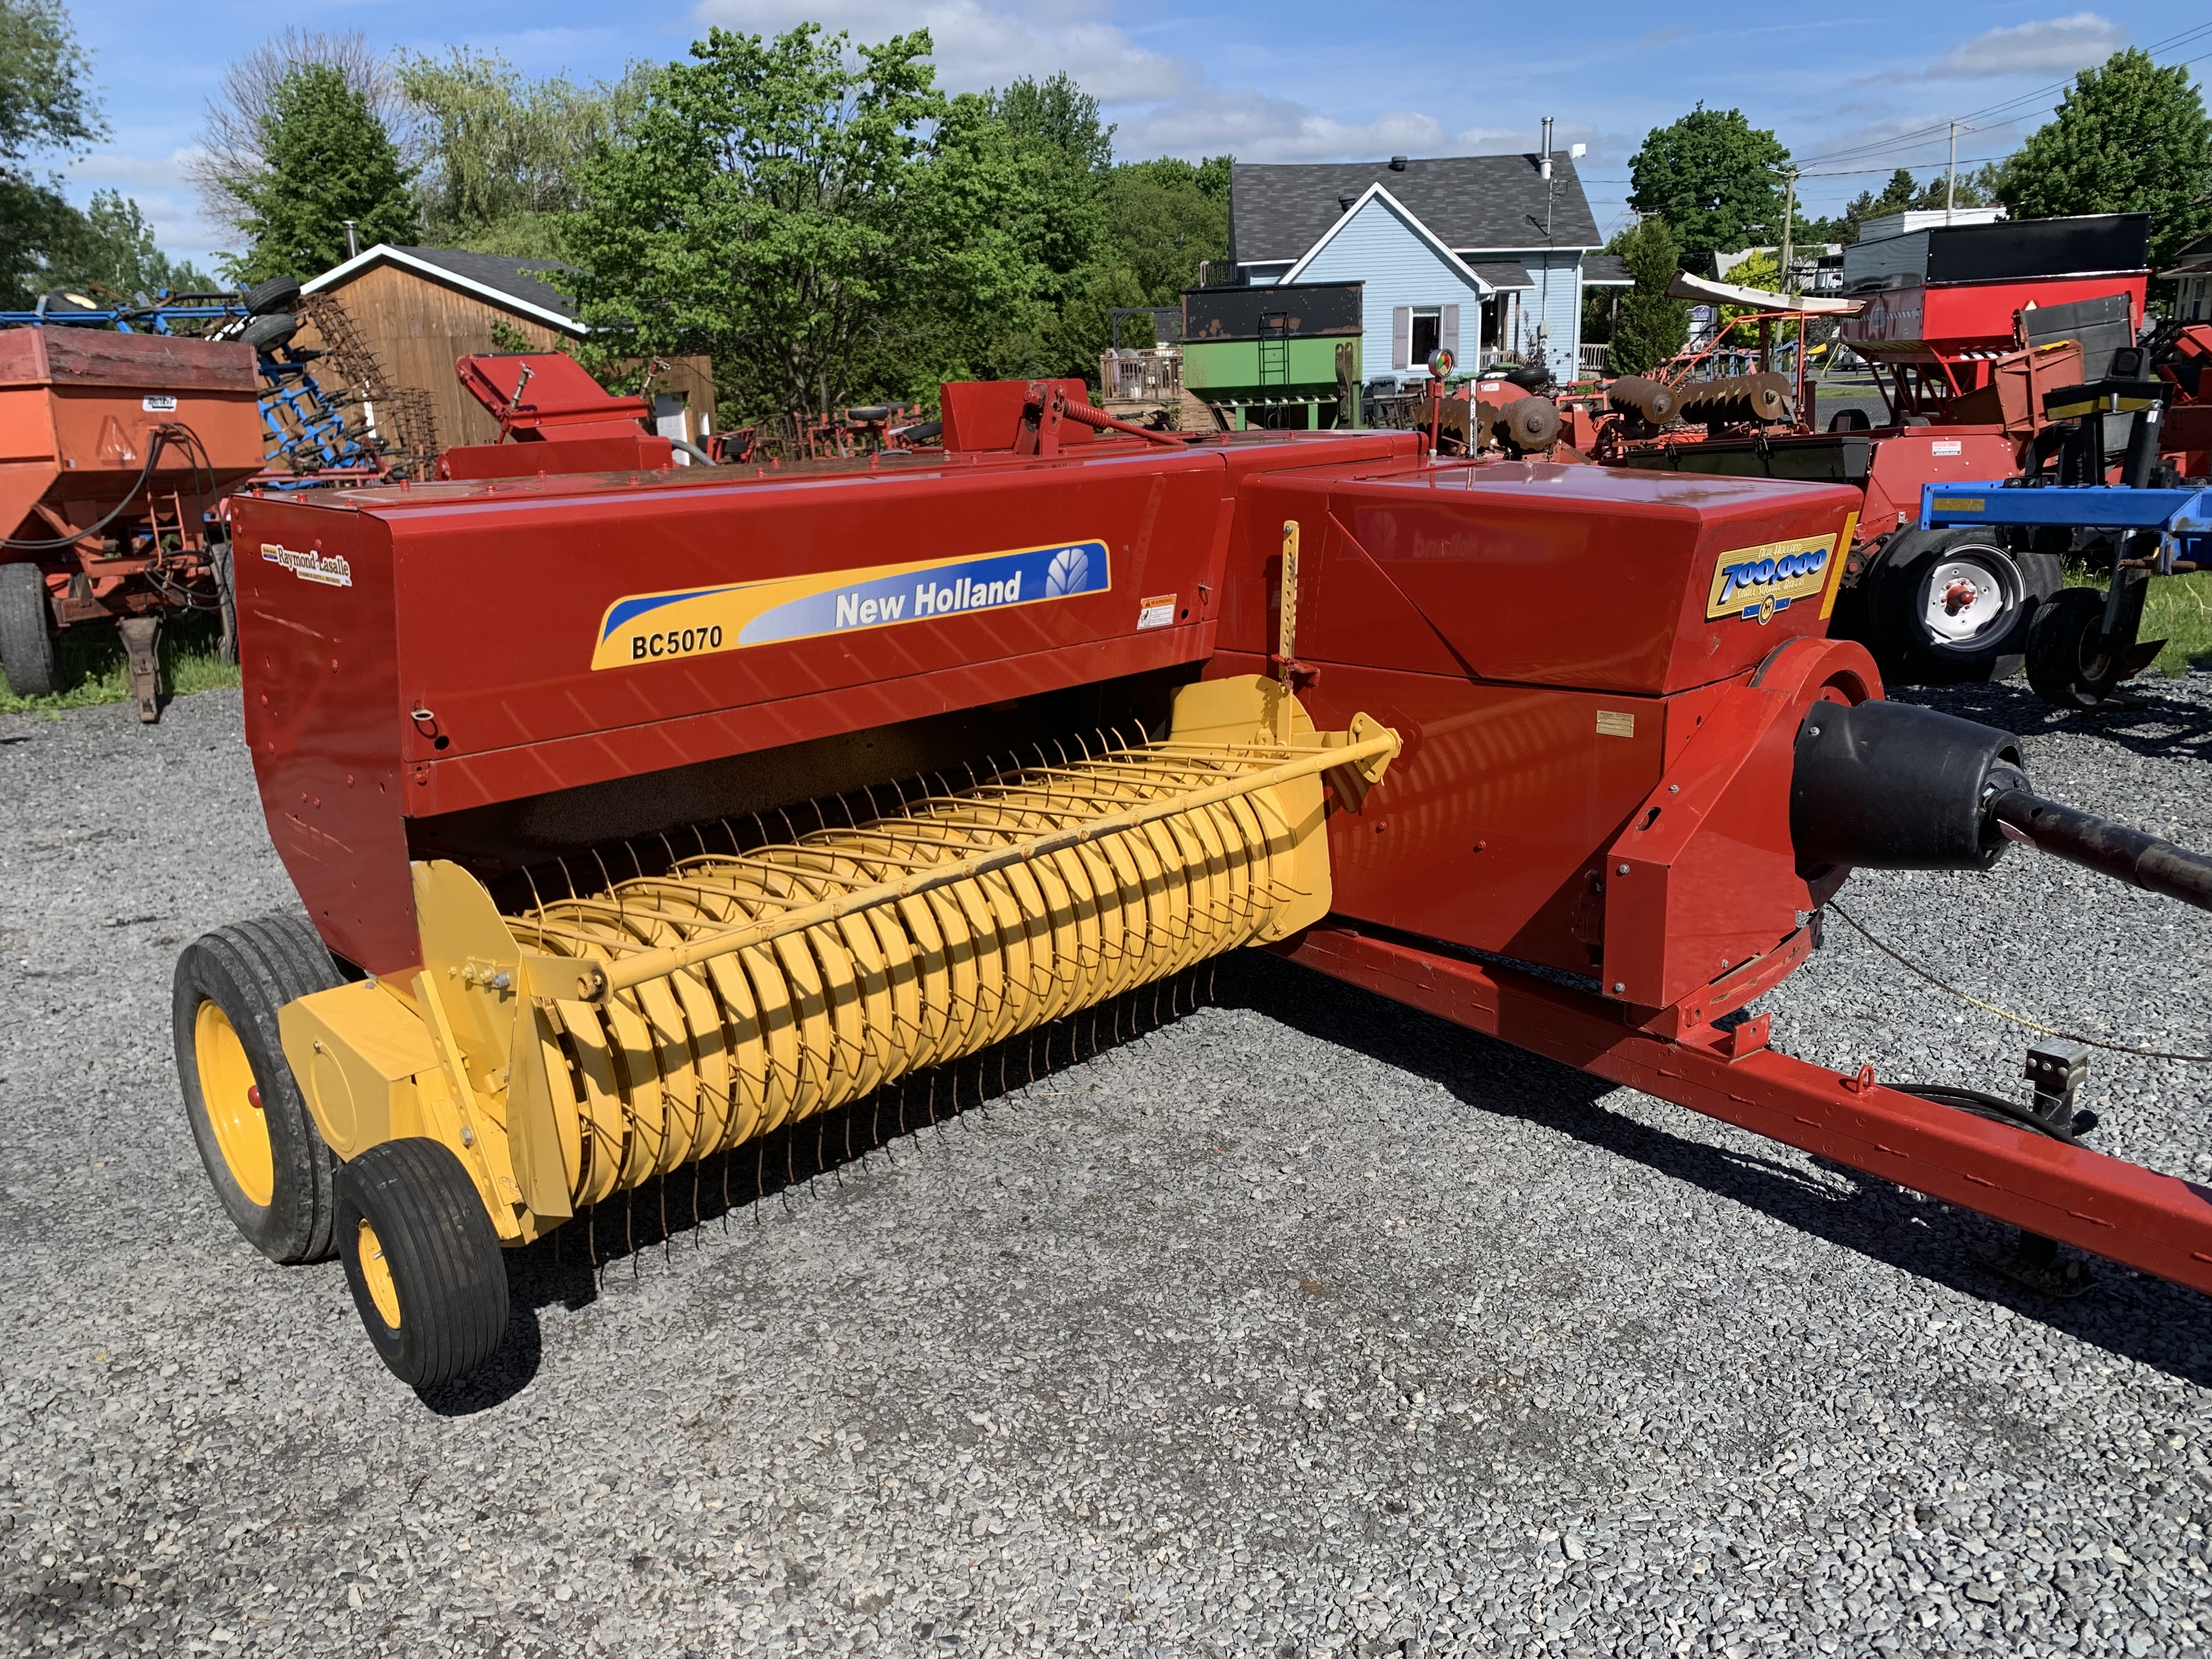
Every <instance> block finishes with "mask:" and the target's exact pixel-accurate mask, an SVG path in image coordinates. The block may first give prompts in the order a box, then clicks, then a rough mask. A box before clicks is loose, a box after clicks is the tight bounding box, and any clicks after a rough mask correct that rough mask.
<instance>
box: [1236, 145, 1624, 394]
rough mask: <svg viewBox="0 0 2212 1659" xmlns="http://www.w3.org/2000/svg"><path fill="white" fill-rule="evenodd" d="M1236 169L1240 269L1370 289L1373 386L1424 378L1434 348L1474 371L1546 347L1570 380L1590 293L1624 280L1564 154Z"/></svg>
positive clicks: (1367, 357)
mask: <svg viewBox="0 0 2212 1659" xmlns="http://www.w3.org/2000/svg"><path fill="white" fill-rule="evenodd" d="M1547 130H1548V123H1547ZM1229 177H1230V184H1229V191H1230V195H1229V258H1230V260H1231V263H1232V264H1234V265H1235V267H1236V269H1237V277H1238V280H1240V281H1244V282H1249V283H1254V284H1255V285H1259V284H1266V283H1344V282H1357V283H1364V284H1365V285H1366V309H1367V314H1366V319H1365V320H1366V328H1365V331H1364V338H1363V340H1362V343H1361V356H1362V360H1363V361H1364V364H1365V372H1366V375H1367V378H1368V380H1369V381H1370V383H1372V382H1373V381H1375V380H1386V379H1393V378H1395V379H1396V380H1400V381H1401V382H1402V381H1406V380H1424V379H1426V378H1427V373H1428V371H1427V369H1426V368H1425V363H1426V362H1427V359H1428V356H1429V354H1430V353H1431V351H1433V350H1435V349H1437V347H1439V346H1443V347H1444V348H1447V349H1449V350H1450V351H1451V353H1452V355H1453V356H1454V357H1455V358H1456V359H1457V360H1458V361H1459V362H1460V363H1461V364H1462V366H1463V367H1464V368H1469V369H1472V368H1477V367H1478V366H1480V365H1486V364H1489V363H1492V362H1497V361H1498V359H1499V358H1500V356H1508V357H1514V358H1519V359H1521V360H1522V361H1529V360H1533V359H1534V358H1535V357H1536V356H1538V355H1539V354H1541V355H1542V356H1544V357H1545V359H1546V361H1547V362H1548V364H1549V366H1550V368H1551V371H1552V374H1553V377H1554V378H1555V379H1557V380H1574V379H1576V378H1577V363H1578V361H1579V348H1580V347H1581V344H1582V315H1583V289H1586V288H1589V287H1592V286H1597V285H1604V286H1620V287H1625V286H1626V285H1627V283H1628V275H1627V273H1626V271H1625V270H1621V269H1620V261H1618V260H1617V259H1611V258H1605V257H1604V256H1602V255H1601V254H1599V253H1598V252H1597V250H1598V249H1599V248H1600V247H1601V246H1603V239H1602V238H1601V237H1600V236H1599V234H1597V222H1596V221H1595V218H1593V217H1592V216H1591V214H1590V208H1589V198H1588V197H1585V196H1584V195H1583V187H1582V182H1581V180H1580V179H1577V177H1576V176H1575V164H1574V161H1573V158H1572V157H1571V156H1570V155H1566V154H1565V153H1563V152H1559V153H1553V154H1552V155H1548V156H1547V155H1541V154H1537V155H1460V156H1446V157H1441V158H1438V159H1437V160H1433V161H1427V160H1419V159H1415V158H1412V157H1407V156H1404V155H1394V156H1392V157H1391V158H1390V159H1389V161H1373V162H1366V161H1359V162H1346V163H1323V164H1316V165H1308V164H1304V163H1296V164H1291V165H1286V166H1267V165H1260V164H1254V163H1245V162H1240V163H1238V164H1237V166H1235V167H1232V168H1231V170H1230V175H1229Z"/></svg>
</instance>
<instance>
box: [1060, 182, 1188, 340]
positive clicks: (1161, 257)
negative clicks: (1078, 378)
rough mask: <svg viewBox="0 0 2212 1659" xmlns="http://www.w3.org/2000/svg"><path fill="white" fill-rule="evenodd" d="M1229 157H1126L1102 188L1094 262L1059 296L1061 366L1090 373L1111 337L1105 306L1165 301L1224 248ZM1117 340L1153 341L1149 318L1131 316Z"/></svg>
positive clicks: (1175, 296)
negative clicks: (1199, 159)
mask: <svg viewBox="0 0 2212 1659" xmlns="http://www.w3.org/2000/svg"><path fill="white" fill-rule="evenodd" d="M1229 166H1230V158H1229V157H1227V156H1225V155H1218V156H1213V157H1211V158H1209V159H1208V160H1206V161H1205V162H1203V163H1201V164H1200V165H1198V166H1195V167H1194V166H1193V165H1192V164H1191V163H1190V162H1188V161H1175V160H1172V159H1170V160H1164V161H1127V162H1123V163H1121V165H1119V166H1117V167H1114V168H1113V169H1112V171H1111V173H1109V175H1108V177H1107V180H1106V184H1105V189H1104V198H1103V200H1104V207H1105V216H1106V219H1105V227H1104V232H1103V240H1102V242H1101V246H1100V249H1099V252H1098V256H1097V261H1096V262H1095V263H1094V264H1093V265H1092V266H1091V269H1090V270H1088V271H1087V272H1085V274H1084V279H1083V281H1082V282H1081V283H1079V284H1078V285H1076V287H1075V288H1074V289H1073V291H1072V292H1070V293H1069V294H1068V295H1067V296H1066V300H1065V301H1063V302H1062V304H1061V306H1060V318H1059V321H1058V324H1057V326H1056V330H1055V340H1056V344H1057V349H1058V354H1059V357H1060V362H1061V363H1062V364H1063V365H1064V367H1063V368H1062V370H1061V372H1062V373H1066V374H1083V375H1085V376H1086V377H1090V378H1092V379H1095V378H1096V377H1097V373H1098V356H1099V353H1100V352H1102V351H1103V350H1104V349H1105V348H1106V347H1107V346H1108V345H1109V344H1110V343H1112V339H1113V319H1112V312H1113V311H1114V310H1115V308H1117V307H1127V306H1172V305H1175V304H1176V303H1177V302H1178V301H1179V299H1180V297H1181V295H1182V290H1183V289H1187V288H1191V287H1194V286H1195V285H1196V283H1197V282H1198V276H1199V266H1200V264H1201V263H1202V262H1203V261H1205V260H1207V259H1219V258H1225V257H1226V256H1227V254H1228V252H1229ZM1121 343H1122V344H1124V345H1135V346H1144V345H1149V344H1152V343H1153V336H1152V328H1151V325H1150V323H1149V319H1146V318H1142V317H1132V318H1129V319H1126V322H1125V325H1124V326H1123V328H1122V331H1121Z"/></svg>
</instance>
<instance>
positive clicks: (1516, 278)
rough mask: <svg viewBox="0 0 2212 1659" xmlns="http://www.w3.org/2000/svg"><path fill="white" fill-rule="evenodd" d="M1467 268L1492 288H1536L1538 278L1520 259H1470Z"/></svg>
mask: <svg viewBox="0 0 2212 1659" xmlns="http://www.w3.org/2000/svg"><path fill="white" fill-rule="evenodd" d="M1467 268H1468V270H1471V271H1473V272H1474V274H1475V275H1476V276H1480V277H1481V278H1482V280H1483V281H1484V282H1486V283H1489V284H1490V285H1491V287H1492V288H1534V287H1535V286H1536V279H1535V278H1534V277H1533V276H1530V275H1529V274H1528V266H1526V265H1524V264H1522V263H1521V262H1520V261H1519V260H1518V259H1469V260H1468V262H1467Z"/></svg>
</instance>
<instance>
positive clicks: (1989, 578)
mask: <svg viewBox="0 0 2212 1659" xmlns="http://www.w3.org/2000/svg"><path fill="white" fill-rule="evenodd" d="M2147 239H2148V220H2147V219H2146V218H2145V216H2142V215H2140V214H2133V215H2129V214H2112V215H2102V216H2090V217H2085V218H2076V219H2049V220H2031V221H2025V222H2019V223H2009V222H1996V223H1993V224H1977V225H1960V226H1953V227H1940V226H1939V227H1935V228H1926V229H1921V230H1917V231H1913V232H1911V233H1909V234H1899V235H1895V236H1892V237H1887V238H1884V239H1881V240H1876V241H1872V242H1868V243H1862V244H1860V245H1857V246H1854V247H1851V248H1849V249H1847V250H1845V254H1844V289H1845V292H1844V295H1842V297H1841V299H1840V300H1813V301H1781V300H1780V297H1779V296H1772V295H1765V296H1762V295H1758V294H1755V293H1740V292H1737V291H1735V290H1732V289H1726V288H1724V287H1723V285H1720V284H1714V283H1695V282H1687V283H1684V284H1680V285H1678V286H1679V287H1680V291H1681V292H1682V293H1683V294H1684V295H1686V296H1687V297H1691V298H1696V299H1701V300H1705V301H1712V302H1715V303H1718V302H1720V301H1725V300H1728V299H1729V298H1731V297H1733V298H1734V299H1735V301H1738V302H1739V303H1743V302H1751V303H1752V305H1753V308H1752V309H1749V310H1747V313H1746V314H1745V317H1744V318H1743V319H1741V321H1740V322H1739V323H1738V324H1737V326H1739V327H1753V326H1756V327H1759V328H1761V329H1763V330H1765V331H1767V332H1768V333H1770V334H1771V331H1773V330H1774V329H1776V328H1777V327H1779V326H1781V325H1789V326H1790V327H1791V328H1792V329H1793V330H1794V329H1797V328H1802V327H1803V326H1804V325H1806V324H1807V323H1808V321H1811V320H1814V319H1816V318H1817V316H1818V315H1819V314H1820V313H1840V314H1838V315H1837V317H1836V319H1835V321H1836V326H1837V344H1838V346H1839V347H1841V348H1844V349H1848V350H1850V351H1851V352H1854V353H1856V354H1857V356H1859V357H1861V358H1863V360H1864V361H1865V362H1866V363H1867V364H1868V366H1869V368H1871V370H1872V371H1873V373H1874V374H1875V380H1876V384H1877V386H1878V387H1879V389H1880V391H1881V395H1882V398H1883V400H1884V403H1885V404H1886V405H1887V418H1886V419H1884V420H1881V421H1872V420H1869V419H1868V418H1867V417H1866V416H1864V415H1863V412H1862V411H1860V410H1843V411H1839V412H1838V415H1837V416H1835V417H1834V418H1833V419H1832V421H1831V422H1829V424H1828V427H1827V429H1826V430H1821V431H1815V430H1814V429H1813V428H1812V423H1811V422H1810V420H1809V419H1808V418H1807V417H1808V416H1810V415H1811V413H1812V410H1811V408H1810V403H1811V399H1810V398H1808V397H1807V396H1805V395H1804V394H1803V389H1802V386H1799V387H1796V388H1795V389H1793V388H1792V386H1791V384H1790V380H1789V378H1788V377H1785V376H1783V375H1781V374H1771V373H1770V374H1768V375H1766V376H1765V377H1756V376H1753V377H1741V379H1742V380H1744V381H1746V382H1747V381H1748V380H1752V379H1757V378H1765V379H1768V380H1771V381H1772V382H1773V395H1771V397H1769V398H1768V399H1767V401H1766V404H1765V406H1764V407H1763V408H1759V409H1754V408H1753V407H1752V406H1751V405H1750V404H1748V403H1747V402H1745V401H1744V400H1742V399H1737V400H1735V402H1734V403H1730V402H1728V401H1726V400H1721V401H1719V402H1717V403H1716V400H1715V399H1714V398H1713V394H1712V392H1711V389H1710V388H1711V386H1713V384H1714V383H1712V382H1702V383H1701V382H1699V381H1698V380H1692V379H1687V378H1685V377H1684V376H1683V375H1681V374H1677V375H1676V376H1675V377H1674V381H1675V383H1669V382H1668V381H1667V380H1665V379H1664V378H1663V377H1662V379H1661V380H1657V381H1618V382H1615V383H1614V384H1613V386H1611V387H1609V388H1608V389H1607V400H1608V401H1609V403H1610V405H1611V413H1610V416H1609V418H1607V420H1606V421H1605V422H1604V428H1603V430H1601V431H1600V432H1599V433H1597V434H1596V435H1595V438H1593V439H1591V440H1588V441H1592V442H1593V443H1594V445H1595V449H1594V453H1595V458H1596V459H1601V460H1603V461H1606V462H1607V463H1610V464H1613V465H1623V466H1632V467H1638V468H1650V469H1658V470H1662V471H1683V472H1696V473H1700V474H1705V475H1709V476H1732V477H1771V478H1790V479H1798V480H1803V481H1808V482H1819V483H1839V484H1844V485H1847V486H1849V487H1850V488H1852V489H1857V491H1858V492H1859V493H1860V496H1861V503H1860V508H1859V513H1858V516H1857V519H1856V520H1854V522H1853V525H1852V526H1851V530H1850V537H1849V549H1848V552H1847V555H1846V562H1845V565H1844V574H1843V579H1842V580H1843V586H1842V589H1841V591H1840V593H1839V595H1838V605H1837V611H1836V619H1835V620H1836V627H1837V631H1838V632H1839V633H1842V634H1844V635H1848V636H1849V637H1851V638H1854V639H1857V640H1859V641H1862V642H1863V643H1864V644H1865V645H1866V646H1867V647H1869V649H1870V650H1871V651H1872V652H1873V653H1875V658H1876V659H1877V660H1878V661H1879V662H1880V663H1881V667H1882V671H1883V672H1884V673H1885V674H1886V675H1887V676H1888V677H1889V678H1890V679H1891V680H1892V681H1893V682H1898V683H1905V684H1916V683H1917V684H1947V683H1954V682H1960V681H1974V680H1984V679H1990V678H1997V677H2002V676H2005V675H2008V674H2013V673H2016V672H2018V671H2020V669H2021V666H2022V665H2023V663H2024V660H2025V657H2026V653H2027V641H2028V634H2029V630H2030V629H2031V628H2032V626H2033V622H2034V618H2035V616H2036V614H2037V612H2038V611H2039V609H2040V608H2042V607H2043V606H2045V605H2048V604H2049V603H2050V602H2051V601H2052V600H2053V599H2056V597H2057V594H2058V592H2059V591H2060V589H2061V588H2062V586H2063V585H2064V580H2065V578H2064V569H2063V557H2064V556H2066V555H2068V554H2069V553H2073V552H2075V551H2077V549H2075V547H2074V546H2073V545H2072V544H2071V543H2070V542H2069V541H2068V540H2067V539H2066V538H2064V537H2063V536H2058V537H2054V536H2053V535H2051V534H2048V533H2046V534H2045V535H2044V536H2042V537H2041V538H2023V537H2016V536H2011V535H2006V534H1997V533H1992V532H1990V531H1989V530H1986V529H1976V528H1966V527H1959V526H1950V527H1923V526H1922V525H1921V523H1920V502H1921V498H1922V495H1923V489H1925V487H1926V486H1928V485H1930V484H1947V483H1959V482H1965V481H1970V480H1978V479H1990V478H1999V477H2006V476H2008V475H2014V474H2018V473H2021V472H2022V471H2024V470H2025V469H2026V468H2027V467H2028V466H2029V465H2032V463H2033V453H2032V451H2033V446H2035V445H2036V444H2037V443H2038V442H2039V441H2045V438H2046V436H2050V437H2055V435H2054V434H2053V433H2052V428H2053V427H2054V425H2055V424H2057V421H2058V418H2059V417H2057V416H2054V415H2053V414H2052V413H2051V398H2052V396H2053V394H2055V393H2057V392H2062V391H2064V390H2066V389H2068V388H2071V387H2078V386H2081V385H2083V384H2084V383H2089V382H2095V381H2098V380H2101V379H2103V378H2105V377H2106V375H2107V374H2109V372H2110V370H2111V366H2112V358H2113V354H2114V353H2115V352H2117V351H2120V350H2123V349H2127V348H2130V347H2131V346H2132V345H2133V344H2134V343H2135V341H2136V335H2137V332H2138V331H2139V330H2140V329H2141V327H2142V324H2143V321H2144V297H2145V293H2146V286H2147V283H2148V277H2149V271H2148V268H2147V263H2146V261H2147V255H2146V247H2147V245H2148V244H2147ZM1762 300H1765V301H1774V302H1775V303H1777V304H1778V305H1787V306H1794V307H1798V308H1799V313H1802V314H1799V313H1793V312H1790V311H1784V310H1775V311H1770V312H1764V313H1762V312H1760V311H1759V310H1758V309H1756V302H1759V301H1762ZM1798 362H1799V369H1800V376H1801V379H1802V364H1803V362H1804V356H1803V354H1799V356H1798ZM1683 367H1685V368H1686V367H1687V360H1686V363H1685V365H1684V366H1683ZM1655 398H1656V404H1655ZM1701 399H1702V404H1701V401H1700V400H1701ZM2062 402H2063V400H2062ZM1677 422H1687V423H1688V424H1676V423H1677ZM2117 463H2118V457H2117V455H2115V456H2114V457H2112V465H2117Z"/></svg>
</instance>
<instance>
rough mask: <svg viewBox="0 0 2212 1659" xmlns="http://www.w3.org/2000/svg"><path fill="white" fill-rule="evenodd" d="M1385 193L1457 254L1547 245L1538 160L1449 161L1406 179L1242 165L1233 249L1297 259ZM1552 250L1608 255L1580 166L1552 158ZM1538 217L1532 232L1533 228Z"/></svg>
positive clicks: (1373, 164) (1244, 258) (1252, 258)
mask: <svg viewBox="0 0 2212 1659" xmlns="http://www.w3.org/2000/svg"><path fill="white" fill-rule="evenodd" d="M1373 184H1379V185H1382V186H1383V189H1385V190H1387V191H1389V192H1390V194H1391V195H1393V196H1395V197H1397V198H1398V200H1399V201H1400V202H1401V203H1402V204H1405V206H1406V208H1407V210H1408V211H1410V212H1411V213H1412V214H1413V216H1415V217H1416V218H1418V219H1419V220H1420V222H1422V223H1423V224H1425V225H1426V226H1427V227H1428V228H1430V229H1431V230H1432V231H1434V232H1435V233H1436V234H1437V237H1438V238H1440V239H1441V240H1443V243H1444V245H1445V246H1447V247H1451V248H1539V247H1543V246H1547V242H1546V240H1545V236H1544V205H1545V202H1544V198H1545V190H1546V186H1545V183H1544V179H1543V176H1542V175H1541V173H1539V172H1538V170H1537V165H1536V157H1535V156H1534V155H1450V156H1444V157H1442V158H1440V159H1438V160H1436V161H1407V163H1406V169H1405V171H1404V172H1402V173H1395V172H1393V171H1392V170H1391V167H1390V164H1389V162H1388V161H1345V162H1327V163H1320V164H1308V163H1304V162H1294V163H1291V164H1288V165H1269V164H1264V163H1260V162H1249V161H1240V162H1238V163H1237V165H1235V166H1234V167H1231V168H1230V170H1229V225H1230V228H1229V246H1230V251H1231V256H1232V257H1233V258H1236V259H1237V261H1238V262H1240V263H1241V264H1258V263H1263V262H1265V261H1267V260H1271V259H1295V258H1297V257H1298V256H1299V255H1300V254H1302V253H1304V252H1305V251H1306V250H1307V249H1308V248H1310V247H1311V246H1313V245H1314V244H1315V243H1316V242H1317V241H1319V240H1321V237H1322V232H1323V231H1325V230H1327V229H1328V228H1329V227H1330V226H1331V225H1333V224H1334V223H1335V222H1337V220H1338V219H1340V218H1341V217H1342V216H1343V215H1344V210H1345V207H1346V205H1347V204H1346V201H1345V199H1344V198H1345V197H1347V196H1348V197H1352V199H1353V200H1355V201H1356V200H1357V199H1358V197H1360V196H1362V195H1363V194H1364V193H1365V191H1366V189H1367V186H1368V185H1373ZM1551 209H1552V234H1551V239H1550V241H1549V244H1548V246H1553V247H1601V246H1604V244H1605V239H1604V238H1603V237H1602V236H1600V235H1599V234H1597V221H1596V219H1595V218H1594V217H1593V216H1591V214H1590V208H1589V197H1586V196H1584V195H1583V186H1582V180H1580V179H1577V177H1576V176H1575V164H1574V163H1573V162H1572V161H1569V160H1568V159H1567V157H1566V155H1565V153H1564V152H1558V151H1555V152H1553V156H1552V202H1551ZM1532 217H1533V219H1534V223H1531V222H1530V220H1531V218H1532Z"/></svg>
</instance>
